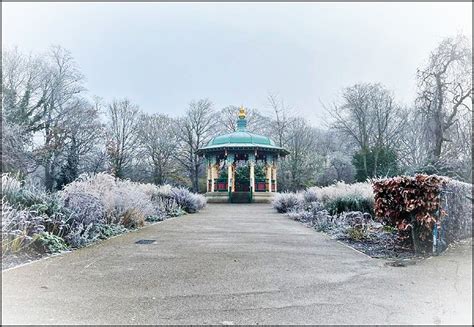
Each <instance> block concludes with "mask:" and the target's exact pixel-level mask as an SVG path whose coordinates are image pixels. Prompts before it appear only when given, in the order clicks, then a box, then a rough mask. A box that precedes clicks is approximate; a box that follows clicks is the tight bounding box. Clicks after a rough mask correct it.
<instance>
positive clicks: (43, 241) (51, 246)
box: [33, 232, 68, 253]
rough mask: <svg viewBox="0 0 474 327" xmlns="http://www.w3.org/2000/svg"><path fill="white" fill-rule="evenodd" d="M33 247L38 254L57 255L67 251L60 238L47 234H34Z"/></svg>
mask: <svg viewBox="0 0 474 327" xmlns="http://www.w3.org/2000/svg"><path fill="white" fill-rule="evenodd" d="M33 247H34V248H35V249H36V250H37V251H38V252H40V253H57V252H61V251H64V250H67V249H68V246H67V244H66V243H65V242H64V240H63V239H62V238H61V237H59V236H56V235H54V234H51V233H48V232H42V233H39V234H36V235H35V236H34V237H33Z"/></svg>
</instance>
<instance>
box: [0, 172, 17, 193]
mask: <svg viewBox="0 0 474 327" xmlns="http://www.w3.org/2000/svg"><path fill="white" fill-rule="evenodd" d="M20 189H21V182H20V181H19V180H18V178H17V177H14V176H12V175H11V174H9V173H6V174H2V197H4V196H6V197H7V198H8V197H9V196H12V195H13V194H16V193H18V192H20Z"/></svg>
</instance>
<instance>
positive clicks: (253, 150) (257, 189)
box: [197, 107, 289, 203]
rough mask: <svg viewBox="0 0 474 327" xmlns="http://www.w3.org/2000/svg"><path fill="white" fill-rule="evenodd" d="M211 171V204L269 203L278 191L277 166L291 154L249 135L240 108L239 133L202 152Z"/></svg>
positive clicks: (219, 138) (213, 141)
mask: <svg viewBox="0 0 474 327" xmlns="http://www.w3.org/2000/svg"><path fill="white" fill-rule="evenodd" d="M197 153H198V154H199V155H201V156H204V158H205V160H206V168H207V193H206V197H207V199H208V202H234V203H235V202H269V201H271V199H272V197H273V193H274V192H277V190H278V183H277V162H278V160H279V159H280V158H282V157H284V156H286V155H287V154H288V153H289V152H288V151H287V150H285V149H283V148H281V147H279V146H277V145H275V142H273V141H272V140H271V139H270V138H268V137H266V136H262V135H258V134H254V133H250V132H248V131H247V119H246V113H245V109H244V108H243V107H241V108H240V110H239V114H238V119H237V131H235V132H233V133H229V134H223V135H219V136H216V137H214V138H212V139H211V140H210V141H209V143H208V144H207V145H206V146H204V147H202V148H200V149H198V151H197Z"/></svg>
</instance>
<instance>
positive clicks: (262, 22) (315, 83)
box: [2, 2, 472, 125]
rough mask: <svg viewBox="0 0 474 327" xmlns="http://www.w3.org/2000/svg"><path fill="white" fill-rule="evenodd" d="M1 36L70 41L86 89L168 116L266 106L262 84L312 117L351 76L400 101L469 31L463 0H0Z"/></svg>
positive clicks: (26, 44) (468, 8)
mask: <svg viewBox="0 0 474 327" xmlns="http://www.w3.org/2000/svg"><path fill="white" fill-rule="evenodd" d="M2 16H3V17H2V34H3V35H2V36H3V46H4V47H5V46H7V47H8V46H13V45H17V46H18V47H19V48H20V49H21V50H23V51H33V52H42V51H45V50H46V49H47V48H48V46H49V45H51V44H59V45H62V46H63V47H65V48H67V49H69V50H70V51H71V52H72V54H73V56H74V57H75V59H76V61H77V63H78V64H79V66H80V68H81V70H82V72H83V73H84V74H85V76H86V78H87V88H88V90H89V93H90V94H93V95H99V96H101V97H103V98H104V99H105V100H110V99H112V98H114V97H124V96H127V97H129V98H130V99H132V101H134V102H135V103H137V104H138V105H140V107H141V108H142V109H143V110H144V111H147V112H150V113H154V112H162V113H168V114H170V115H172V116H176V115H178V114H180V113H182V112H184V111H185V110H186V107H187V105H188V103H189V102H190V101H191V100H192V99H198V98H205V97H208V98H209V99H210V100H211V101H212V102H213V103H214V104H215V107H216V108H222V107H224V106H226V105H230V104H235V105H241V104H243V105H245V106H247V107H253V108H261V109H262V110H264V109H265V106H266V97H267V94H268V93H269V92H273V93H277V94H279V95H281V96H282V97H283V98H284V99H285V102H286V103H287V104H288V105H290V106H291V107H292V108H294V109H295V111H297V112H298V113H299V114H302V115H304V116H306V117H307V118H309V119H310V120H311V121H312V122H313V123H314V124H315V125H319V124H320V119H321V118H322V117H323V116H324V112H323V110H322V108H321V104H320V101H322V102H324V103H331V102H333V101H336V100H337V99H338V98H339V97H340V94H341V89H342V88H343V87H346V86H350V85H352V84H354V83H357V82H381V83H383V84H385V85H386V86H387V87H388V88H389V89H391V90H393V91H394V93H395V96H396V97H397V98H398V99H399V101H401V102H403V103H405V104H408V103H410V102H412V100H413V98H414V96H415V89H414V86H415V74H416V69H417V67H420V66H421V65H423V64H424V63H425V62H426V60H427V58H428V56H429V52H430V51H431V50H432V49H433V48H434V47H436V45H437V44H438V43H439V42H440V41H441V39H442V38H443V37H446V36H452V35H455V34H457V33H464V34H466V35H467V36H469V37H471V30H472V4H471V3H453V4H451V3H416V4H413V3H398V4H392V3H364V4H362V3H350V4H347V3H346V4H342V3H336V4H325V3H259V4H249V3H221V4H217V3H187V4H185V3H177V4H168V3H62V4H61V3H53V2H51V3H39V4H31V3H11V2H8V3H2Z"/></svg>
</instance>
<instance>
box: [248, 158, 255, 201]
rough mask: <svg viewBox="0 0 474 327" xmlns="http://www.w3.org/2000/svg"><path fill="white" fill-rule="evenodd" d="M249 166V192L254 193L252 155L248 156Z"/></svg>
mask: <svg viewBox="0 0 474 327" xmlns="http://www.w3.org/2000/svg"><path fill="white" fill-rule="evenodd" d="M249 164H250V185H249V187H250V192H255V156H254V155H253V154H250V155H249Z"/></svg>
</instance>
